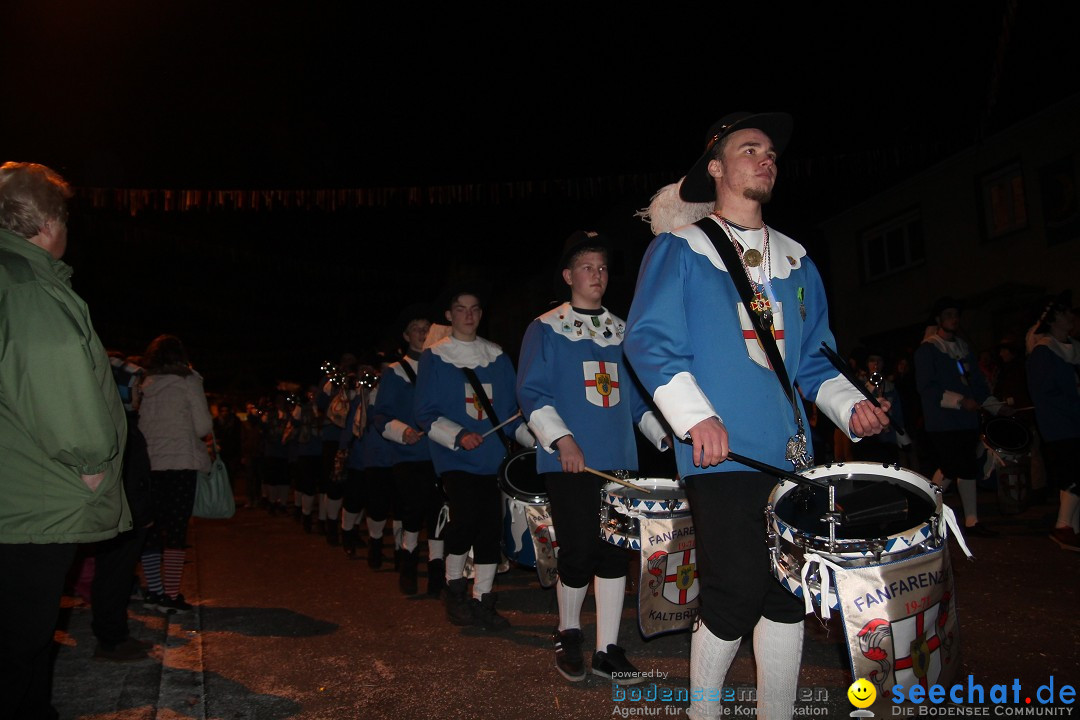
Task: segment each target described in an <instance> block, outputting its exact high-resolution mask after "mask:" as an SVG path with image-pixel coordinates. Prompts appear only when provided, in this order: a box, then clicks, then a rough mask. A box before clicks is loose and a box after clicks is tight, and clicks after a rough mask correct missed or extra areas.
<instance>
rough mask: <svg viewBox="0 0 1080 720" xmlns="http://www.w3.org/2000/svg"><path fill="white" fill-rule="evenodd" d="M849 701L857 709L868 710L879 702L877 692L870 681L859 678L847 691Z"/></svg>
mask: <svg viewBox="0 0 1080 720" xmlns="http://www.w3.org/2000/svg"><path fill="white" fill-rule="evenodd" d="M847 696H848V700H850V701H851V704H852V705H854V706H855V707H857V708H868V707H870V706H871V705H873V704H874V701H875V700H877V690H876V689H875V688H874V684H873V683H871V682H870V681H869V680H865V679H863V678H859V679H858V680H856V681H855V682H853V683H851V687H849V688H848V689H847Z"/></svg>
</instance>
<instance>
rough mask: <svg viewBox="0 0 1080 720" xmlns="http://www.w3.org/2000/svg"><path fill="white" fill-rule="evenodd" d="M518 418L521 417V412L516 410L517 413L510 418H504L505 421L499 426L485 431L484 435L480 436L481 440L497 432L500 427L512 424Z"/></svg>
mask: <svg viewBox="0 0 1080 720" xmlns="http://www.w3.org/2000/svg"><path fill="white" fill-rule="evenodd" d="M519 417H521V411H520V410H518V411H517V412H516V413H514V414H513V415H511V416H510V417H508V418H506V419H505V420H503V421H502V422H501V423H499V424H498V425H496V426H495V427H493V428H491V429H490V430H488V431H487V432H486V433H484V434H483V435H481V436H480V437H482V438H486V437H487V436H488V435H490V434H491V433H493V432H495V431H496V430H498V429H499V428H501V427H502V426H504V425H509V424H510V423H512V422H513V421H514V420H517V419H518V418H519Z"/></svg>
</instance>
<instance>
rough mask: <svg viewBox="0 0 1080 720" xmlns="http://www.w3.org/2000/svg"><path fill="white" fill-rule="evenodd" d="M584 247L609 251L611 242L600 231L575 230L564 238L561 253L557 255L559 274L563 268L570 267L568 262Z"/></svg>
mask: <svg viewBox="0 0 1080 720" xmlns="http://www.w3.org/2000/svg"><path fill="white" fill-rule="evenodd" d="M586 248H589V249H593V248H602V249H603V250H604V252H606V253H610V252H611V249H610V248H611V244H610V243H609V242H608V240H607V238H606V237H605V236H604V235H602V234H601V233H598V232H594V231H591V230H577V231H575V232H574V233H572V234H571V235H570V237H568V238H566V241H565V242H564V243H563V253H562V255H561V256H560V257H559V273H560V275H561V273H562V271H563V270H564V269H566V268H568V267H570V262H571V261H572V260H573V259H574V256H575V255H577V254H578V253H580V252H581V251H582V250H584V249H586Z"/></svg>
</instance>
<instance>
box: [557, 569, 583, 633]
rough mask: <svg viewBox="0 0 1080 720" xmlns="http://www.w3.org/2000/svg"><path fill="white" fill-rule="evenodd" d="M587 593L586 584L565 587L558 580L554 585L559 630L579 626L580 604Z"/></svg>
mask: <svg viewBox="0 0 1080 720" xmlns="http://www.w3.org/2000/svg"><path fill="white" fill-rule="evenodd" d="M588 594H589V586H588V585H586V586H585V587H579V588H574V587H567V586H566V585H563V581H562V580H559V583H558V585H556V586H555V596H556V597H557V598H558V599H559V632H562V631H563V630H571V629H573V628H580V627H581V606H582V605H583V604H584V603H585V596H586V595H588Z"/></svg>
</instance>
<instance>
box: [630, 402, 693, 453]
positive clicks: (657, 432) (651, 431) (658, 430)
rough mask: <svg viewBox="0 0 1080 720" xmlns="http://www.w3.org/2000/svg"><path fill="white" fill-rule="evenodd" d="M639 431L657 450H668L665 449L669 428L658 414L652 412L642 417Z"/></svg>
mask: <svg viewBox="0 0 1080 720" xmlns="http://www.w3.org/2000/svg"><path fill="white" fill-rule="evenodd" d="M691 427H692V426H691ZM638 430H640V431H641V434H642V435H644V436H645V437H646V438H647V439H648V440H649V442H651V443H652V444H653V445H654V446H655V447H656V449H657V450H667V448H666V447H664V439H665V438H666V437H667V428H665V427H664V423H662V422H660V418H658V417H656V413H654V412H653V411H652V410H650V411H649V412H647V413H645V414H644V415H642V416H641V422H639V423H638Z"/></svg>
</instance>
